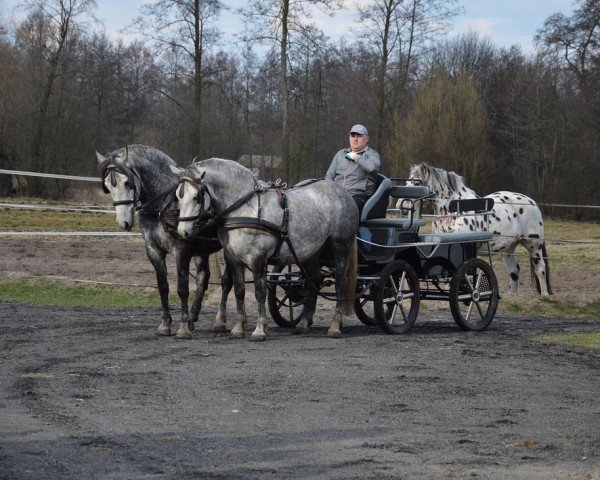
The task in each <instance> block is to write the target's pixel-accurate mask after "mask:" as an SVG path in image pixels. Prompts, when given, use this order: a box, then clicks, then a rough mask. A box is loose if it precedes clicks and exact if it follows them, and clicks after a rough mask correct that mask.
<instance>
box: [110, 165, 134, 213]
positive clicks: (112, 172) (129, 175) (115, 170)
mask: <svg viewBox="0 0 600 480" xmlns="http://www.w3.org/2000/svg"><path fill="white" fill-rule="evenodd" d="M116 173H121V174H123V175H125V176H126V177H127V181H128V182H129V183H130V184H131V189H132V190H133V198H132V199H128V200H116V201H113V202H112V204H113V207H116V206H118V205H135V206H136V207H135V208H136V209H137V204H138V201H139V195H138V191H137V182H136V181H135V178H134V176H133V175H134V173H133V171H131V170H129V169H127V168H125V167H124V166H121V165H111V164H107V165H106V167H105V168H104V171H103V172H102V190H103V191H104V193H110V191H109V190H108V188H106V184H105V182H106V178H107V177H108V176H109V175H110V184H111V185H112V186H113V187H116V186H117V177H116V175H115V174H116Z"/></svg>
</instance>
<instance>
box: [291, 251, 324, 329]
mask: <svg viewBox="0 0 600 480" xmlns="http://www.w3.org/2000/svg"><path fill="white" fill-rule="evenodd" d="M303 266H304V270H305V272H306V274H307V275H308V279H307V282H306V285H305V288H306V298H305V300H304V310H303V312H302V318H301V319H300V323H299V324H298V326H297V327H296V333H299V334H306V333H308V329H309V328H310V326H311V325H312V323H313V316H314V314H315V310H316V307H317V292H316V291H315V289H314V288H313V287H316V288H320V286H321V273H320V270H319V257H318V256H316V257H313V258H312V259H310V260H308V261H306V262H304V264H303Z"/></svg>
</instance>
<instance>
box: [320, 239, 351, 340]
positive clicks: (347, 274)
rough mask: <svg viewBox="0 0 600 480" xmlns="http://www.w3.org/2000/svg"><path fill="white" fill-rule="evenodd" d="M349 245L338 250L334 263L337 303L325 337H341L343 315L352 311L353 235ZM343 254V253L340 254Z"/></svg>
mask: <svg viewBox="0 0 600 480" xmlns="http://www.w3.org/2000/svg"><path fill="white" fill-rule="evenodd" d="M351 242H352V243H351V244H350V245H346V247H345V248H342V249H341V251H339V250H338V252H337V254H336V257H335V258H336V261H335V293H336V297H337V302H336V305H335V315H334V316H333V320H332V322H331V326H330V327H329V330H327V336H328V337H330V338H339V337H340V336H341V335H342V323H343V320H344V315H350V313H352V311H353V305H354V295H355V293H356V276H357V274H358V257H357V244H356V238H355V236H354V235H353V236H352V240H351ZM342 252H345V253H342Z"/></svg>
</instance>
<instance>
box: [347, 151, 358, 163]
mask: <svg viewBox="0 0 600 480" xmlns="http://www.w3.org/2000/svg"><path fill="white" fill-rule="evenodd" d="M357 156H358V155H357V154H356V153H354V152H348V153H347V154H346V155H344V158H345V159H346V160H350V161H351V162H356V157H357Z"/></svg>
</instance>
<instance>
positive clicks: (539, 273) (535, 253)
mask: <svg viewBox="0 0 600 480" xmlns="http://www.w3.org/2000/svg"><path fill="white" fill-rule="evenodd" d="M522 243H523V246H524V247H525V248H526V249H527V250H528V251H529V260H530V263H531V273H532V276H533V275H535V282H534V284H535V287H536V290H537V292H538V293H539V294H541V295H542V297H547V296H549V295H550V293H549V292H548V280H547V278H546V277H547V275H548V272H547V269H546V262H545V259H544V251H543V250H544V249H543V243H541V242H522Z"/></svg>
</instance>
